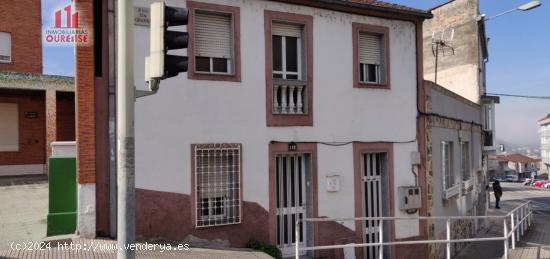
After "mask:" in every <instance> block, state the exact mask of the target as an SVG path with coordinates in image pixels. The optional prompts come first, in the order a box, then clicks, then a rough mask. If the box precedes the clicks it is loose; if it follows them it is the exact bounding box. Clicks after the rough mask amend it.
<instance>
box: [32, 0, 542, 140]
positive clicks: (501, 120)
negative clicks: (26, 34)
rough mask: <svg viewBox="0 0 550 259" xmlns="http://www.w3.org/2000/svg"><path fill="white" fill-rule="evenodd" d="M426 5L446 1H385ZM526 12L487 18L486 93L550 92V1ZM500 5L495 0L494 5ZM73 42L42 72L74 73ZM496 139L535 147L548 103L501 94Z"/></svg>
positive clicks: (494, 8) (54, 1)
mask: <svg viewBox="0 0 550 259" xmlns="http://www.w3.org/2000/svg"><path fill="white" fill-rule="evenodd" d="M386 1H388V2H392V3H398V4H403V5H407V6H412V7H416V8H420V9H429V8H431V7H433V6H436V5H439V4H441V3H444V2H446V0H386ZM479 1H480V7H481V11H482V12H483V13H485V14H487V16H491V15H494V14H498V13H500V12H502V11H506V10H509V9H513V8H516V7H517V6H519V5H521V4H523V3H525V2H528V1H529V0H499V1H495V0H479ZM541 2H542V6H540V7H539V8H537V9H533V10H531V11H528V12H513V13H510V14H507V15H504V16H501V17H499V18H496V19H494V20H491V21H488V22H487V26H486V27H487V35H488V37H489V38H490V42H489V63H488V68H487V85H488V87H487V88H488V90H487V91H488V92H490V93H507V94H529V95H547V96H548V95H550V0H543V1H541ZM68 3H69V0H42V24H43V27H50V26H51V25H52V24H53V22H52V20H53V13H54V10H55V9H58V8H60V7H62V6H65V5H66V4H68ZM497 3H498V4H497ZM73 53H74V49H73V47H72V46H63V47H59V46H47V45H44V46H43V59H44V73H45V74H54V75H67V76H73V75H74V54H73ZM496 111H497V115H496V116H497V118H496V120H497V125H496V126H497V138H498V139H500V140H503V141H505V142H509V143H514V144H518V145H527V146H538V145H539V136H538V133H537V129H538V128H537V125H536V121H537V120H538V119H539V118H541V117H543V115H545V114H546V113H550V101H548V100H536V99H522V98H510V97H501V103H500V104H499V105H498V106H497V110H496Z"/></svg>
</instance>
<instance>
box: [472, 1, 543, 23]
mask: <svg viewBox="0 0 550 259" xmlns="http://www.w3.org/2000/svg"><path fill="white" fill-rule="evenodd" d="M540 5H541V2H540V1H539V0H534V1H531V2H529V3H525V4H523V5H520V6H519V7H517V8H514V9H511V10H508V11H506V12H502V13H499V14H497V15H493V16H491V17H489V18H485V14H482V15H479V16H477V20H478V21H482V20H483V21H488V20H492V19H494V18H497V17H499V16H501V15H505V14H507V13H511V12H515V11H529V10H531V9H535V8H537V7H539V6H540Z"/></svg>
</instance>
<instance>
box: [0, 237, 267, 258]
mask: <svg viewBox="0 0 550 259" xmlns="http://www.w3.org/2000/svg"><path fill="white" fill-rule="evenodd" d="M51 243H52V246H51V248H47V247H44V249H41V250H38V251H25V250H19V251H17V250H15V249H10V250H4V251H2V250H0V258H105V259H107V258H109V259H110V258H112V259H115V258H116V247H115V245H116V241H113V240H100V239H74V240H73V241H72V243H71V244H72V246H69V244H68V245H67V246H63V245H61V246H57V245H55V244H54V243H55V242H51ZM151 245H152V244H149V246H148V247H149V249H146V248H147V246H145V245H144V243H141V246H140V248H139V249H136V258H163V259H172V258H174V259H176V258H183V259H258V258H259V259H270V258H272V257H270V256H269V255H267V254H265V253H263V252H258V251H251V250H242V249H240V250H216V249H202V248H192V247H191V248H189V249H188V250H184V249H183V246H181V247H180V248H179V250H178V247H177V245H174V246H172V247H171V248H172V250H168V249H167V246H165V247H164V248H161V247H158V246H157V247H156V248H155V249H152V247H151ZM77 247H79V248H77Z"/></svg>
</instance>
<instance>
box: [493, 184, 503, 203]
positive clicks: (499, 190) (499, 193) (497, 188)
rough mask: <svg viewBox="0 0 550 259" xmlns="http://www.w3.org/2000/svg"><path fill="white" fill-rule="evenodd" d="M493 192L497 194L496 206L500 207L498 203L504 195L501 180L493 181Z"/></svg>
mask: <svg viewBox="0 0 550 259" xmlns="http://www.w3.org/2000/svg"><path fill="white" fill-rule="evenodd" d="M493 193H494V194H495V200H496V201H495V208H496V209H500V206H498V203H499V202H500V197H501V196H502V187H500V182H499V181H495V182H494V183H493Z"/></svg>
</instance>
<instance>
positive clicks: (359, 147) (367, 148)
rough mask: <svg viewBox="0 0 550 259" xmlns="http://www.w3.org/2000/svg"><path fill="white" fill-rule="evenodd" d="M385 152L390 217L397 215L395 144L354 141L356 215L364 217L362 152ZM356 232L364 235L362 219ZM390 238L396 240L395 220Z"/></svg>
mask: <svg viewBox="0 0 550 259" xmlns="http://www.w3.org/2000/svg"><path fill="white" fill-rule="evenodd" d="M377 152H385V153H387V162H388V165H387V168H388V170H387V173H388V185H389V186H388V187H389V192H388V193H389V197H387V201H388V203H389V208H388V209H389V215H387V216H389V217H393V216H394V215H395V213H394V212H395V204H394V203H395V200H394V199H395V198H394V190H395V188H394V169H393V144H392V143H387V142H369V143H365V142H354V143H353V169H354V181H353V182H354V183H353V188H354V191H353V192H354V205H355V206H354V207H355V217H363V216H362V215H363V197H361V196H362V194H361V193H362V192H361V188H362V186H361V185H362V180H361V179H362V177H363V176H362V174H361V173H362V172H361V159H362V157H361V156H362V154H364V153H377ZM355 232H356V233H357V236H364V234H365V233H364V229H363V227H362V222H361V221H356V222H355ZM389 239H390V240H391V241H396V238H395V222H393V223H390V224H389ZM391 250H392V252H391V253H392V254H395V247H394V246H392V247H391Z"/></svg>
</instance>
